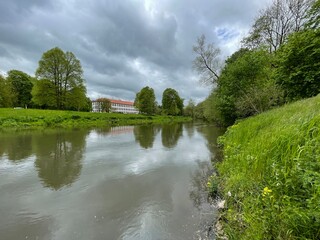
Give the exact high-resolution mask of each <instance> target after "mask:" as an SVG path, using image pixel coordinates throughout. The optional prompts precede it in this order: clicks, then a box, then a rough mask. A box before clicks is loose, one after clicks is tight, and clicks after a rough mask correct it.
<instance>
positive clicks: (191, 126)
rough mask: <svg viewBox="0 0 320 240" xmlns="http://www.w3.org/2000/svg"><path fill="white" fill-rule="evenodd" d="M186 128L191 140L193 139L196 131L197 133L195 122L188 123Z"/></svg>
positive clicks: (185, 125)
mask: <svg viewBox="0 0 320 240" xmlns="http://www.w3.org/2000/svg"><path fill="white" fill-rule="evenodd" d="M184 128H185V130H186V132H187V134H188V137H189V138H192V137H193V136H194V131H195V127H194V123H193V122H187V123H185V124H184Z"/></svg>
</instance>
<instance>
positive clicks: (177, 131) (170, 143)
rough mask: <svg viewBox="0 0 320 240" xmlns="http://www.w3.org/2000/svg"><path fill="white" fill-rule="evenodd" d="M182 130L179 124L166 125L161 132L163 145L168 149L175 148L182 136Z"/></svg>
mask: <svg viewBox="0 0 320 240" xmlns="http://www.w3.org/2000/svg"><path fill="white" fill-rule="evenodd" d="M182 129H183V128H182V124H179V123H174V124H164V125H163V126H162V131H161V138H162V145H163V146H164V147H167V148H173V147H175V146H176V145H177V143H178V140H179V138H180V137H181V136H182Z"/></svg>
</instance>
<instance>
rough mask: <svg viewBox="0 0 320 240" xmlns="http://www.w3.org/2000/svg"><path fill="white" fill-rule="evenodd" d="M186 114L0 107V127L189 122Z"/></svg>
mask: <svg viewBox="0 0 320 240" xmlns="http://www.w3.org/2000/svg"><path fill="white" fill-rule="evenodd" d="M190 120H191V118H188V117H178V116H176V117H171V116H146V115H140V114H121V113H92V112H74V111H62V110H38V109H12V108H11V109H9V108H0V129H12V128H43V127H82V128H83V127H105V126H115V125H132V124H144V123H168V122H185V121H190Z"/></svg>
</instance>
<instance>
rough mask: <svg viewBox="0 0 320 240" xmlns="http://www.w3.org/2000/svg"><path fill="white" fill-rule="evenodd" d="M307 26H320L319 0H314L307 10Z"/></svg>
mask: <svg viewBox="0 0 320 240" xmlns="http://www.w3.org/2000/svg"><path fill="white" fill-rule="evenodd" d="M306 27H307V28H311V29H319V27H320V0H316V1H315V2H314V4H313V5H312V7H311V9H310V10H309V12H308V22H307V23H306Z"/></svg>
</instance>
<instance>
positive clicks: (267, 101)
mask: <svg viewBox="0 0 320 240" xmlns="http://www.w3.org/2000/svg"><path fill="white" fill-rule="evenodd" d="M272 60H273V59H272V55H271V54H269V53H268V52H267V51H265V50H251V51H249V50H239V51H238V52H236V53H234V54H233V55H232V56H231V57H230V58H229V59H228V60H227V61H226V65H225V67H224V69H223V70H222V72H221V75H220V78H219V81H218V82H217V88H216V89H214V90H213V92H212V93H211V94H210V96H209V97H208V98H207V99H206V101H205V103H204V116H205V117H206V118H207V119H208V120H214V121H216V122H218V123H219V124H224V125H230V124H233V123H234V121H235V120H236V119H238V118H244V117H248V116H251V115H255V114H259V113H261V112H263V111H266V110H268V109H270V108H272V107H273V106H276V105H278V104H280V103H281V99H282V95H281V89H280V88H279V87H278V86H277V85H276V83H275V81H274V80H273V78H272V73H273V69H272V67H271V62H272Z"/></svg>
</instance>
